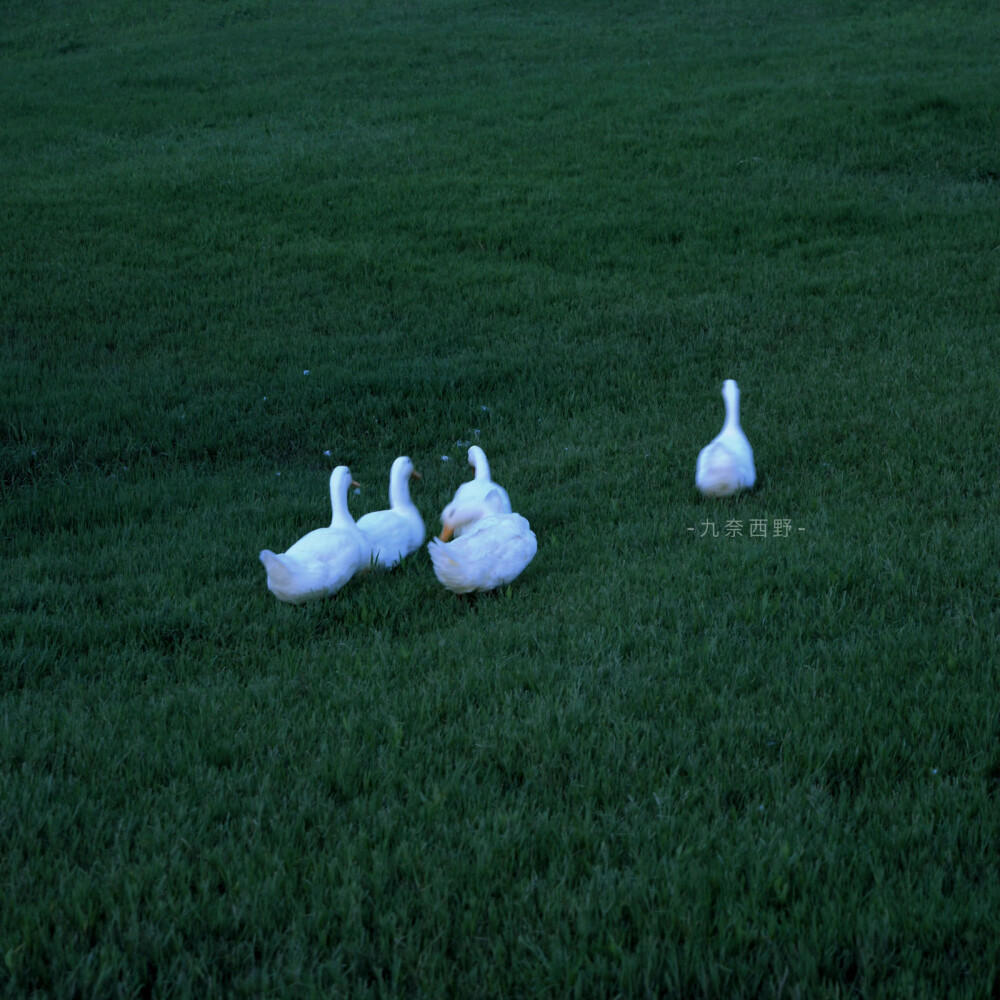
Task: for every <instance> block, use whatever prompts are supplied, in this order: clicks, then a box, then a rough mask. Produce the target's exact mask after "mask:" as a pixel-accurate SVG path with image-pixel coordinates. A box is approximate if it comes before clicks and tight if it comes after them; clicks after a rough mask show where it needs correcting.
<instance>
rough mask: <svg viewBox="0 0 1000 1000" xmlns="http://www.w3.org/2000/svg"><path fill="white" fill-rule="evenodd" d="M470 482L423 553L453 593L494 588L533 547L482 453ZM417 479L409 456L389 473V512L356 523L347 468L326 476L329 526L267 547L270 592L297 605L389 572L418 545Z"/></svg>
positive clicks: (472, 456) (472, 454)
mask: <svg viewBox="0 0 1000 1000" xmlns="http://www.w3.org/2000/svg"><path fill="white" fill-rule="evenodd" d="M469 464H470V465H471V466H472V468H473V470H474V476H473V478H472V480H470V481H469V482H466V483H462V485H461V486H459V488H458V489H457V490H456V492H455V496H454V497H453V498H452V500H451V503H449V504H448V506H447V507H445V509H444V510H443V511H442V512H441V534H440V535H439V536H438V537H437V538H433V539H431V541H430V542H429V543H428V546H427V548H428V551H429V552H430V556H431V563H432V565H433V566H434V573H435V575H436V576H437V578H438V580H440V581H441V583H442V584H443V585H444V586H445V587H446V588H447V589H448V590H450V591H452V593H455V594H467V593H470V592H472V591H476V590H493V589H495V588H496V587H502V586H504V585H505V584H507V583H510V582H511V580H513V579H515V578H516V577H518V576H520V574H521V573H522V572H523V571H524V568H525V567H526V566H527V565H528V563H530V562H531V560H532V559H533V558H534V556H535V552H536V551H537V549H538V542H537V540H536V538H535V534H534V532H533V531H532V530H531V526H530V525H529V524H528V522H527V520H526V519H525V518H523V517H521V515H520V514H515V513H513V510H512V508H511V505H510V497H509V496H508V495H507V491H506V490H505V489H504V488H503V487H502V486H500V485H498V484H497V483H495V482H493V479H492V477H491V475H490V465H489V462H488V461H487V459H486V453H485V452H484V451H483V449H482V448H480V447H479V446H478V445H473V446H472V447H471V448H470V449H469ZM411 479H420V473H419V472H417V470H416V469H415V468H414V467H413V462H412V461H411V459H410V458H409V457H408V456H407V455H400V457H399V458H397V459H396V461H395V462H393V463H392V468H391V469H390V471H389V508H388V510H377V511H374V512H372V513H371V514H365V516H364V517H362V518H360V519H358V520H357V521H355V520H354V518H353V517H351V512H350V511H349V510H348V507H347V494H348V491H349V490H350V488H351V487H352V486H354V487H356V486H357V485H358V484H357V483H356V482H355V481H354V479H353V478H352V477H351V470H350V469H349V468H348V467H347V466H346V465H338V466H337V468H335V469H334V470H333V472H332V473H331V474H330V504H331V506H332V507H333V520H332V521H331V522H330V527H329V528H317V529H316V530H314V531H310V532H309V533H308V534H307V535H304V536H303V537H302V538H300V539H299V540H298V541H297V542H296V543H295V544H294V545H293V546H291V548H289V549H287V550H286V551H285V552H281V553H277V552H272V551H271V550H270V549H264V550H263V552H261V554H260V561H261V562H262V563H263V564H264V568H265V569H266V570H267V588H268V590H270V591H271V593H272V594H274V596H275V597H277V598H278V600H279V601H287V602H289V603H290V604H301V603H302V602H304V601H310V600H314V599H316V598H319V597H327V596H329V595H330V594H335V593H336V592H337V591H338V590H340V588H341V587H343V586H344V584H345V583H347V581H348V580H350V579H352V577H355V576H357V575H358V574H359V573H364V572H366V571H368V570H372V569H392V568H393V567H394V566H396V565H398V564H399V563H400V562H402V560H403V559H405V558H406V557H407V556H408V555H411V554H412V553H413V552H416V550H417V549H419V548H420V546H421V545H423V542H424V538H425V537H426V530H425V528H424V520H423V518H422V517H421V516H420V511H419V510H417V506H416V504H415V503H414V502H413V500H412V498H411V497H410V480H411Z"/></svg>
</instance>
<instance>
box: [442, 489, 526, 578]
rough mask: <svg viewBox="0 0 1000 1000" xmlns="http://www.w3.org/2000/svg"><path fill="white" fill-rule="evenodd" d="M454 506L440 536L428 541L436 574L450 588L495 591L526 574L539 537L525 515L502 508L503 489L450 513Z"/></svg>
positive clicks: (493, 491) (465, 504) (447, 514)
mask: <svg viewBox="0 0 1000 1000" xmlns="http://www.w3.org/2000/svg"><path fill="white" fill-rule="evenodd" d="M453 506H454V505H449V507H446V508H445V515H443V516H445V522H444V529H443V530H442V532H441V537H440V538H432V539H431V541H430V542H428V544H427V549H428V551H429V552H430V556H431V562H432V563H433V565H434V575H435V576H436V577H437V578H438V580H439V581H440V582H441V583H442V584H443V585H444V586H445V587H446V588H447V589H448V590H450V591H451V592H452V593H454V594H467V593H470V592H471V591H474V590H493V589H495V588H496V587H502V586H504V584H507V583H510V582H511V580H514V579H515V578H516V577H518V576H520V575H521V573H522V572H524V569H525V567H527V565H528V563H530V562H531V560H532V559H533V558H534V557H535V553H536V552H537V551H538V541H537V539H536V538H535V533H534V532H533V531H532V530H531V526H530V525H529V524H528V522H527V520H526V519H525V518H523V517H522V516H521V515H520V514H514V513H512V512H510V511H505V510H504V509H503V506H504V500H503V497H502V496H501V494H500V491H499V490H498V489H493V490H491V491H490V492H489V493H488V494H487V495H486V496H485V497H484V498H483V499H482V500H478V501H473V500H470V501H468V502H467V503H464V504H463V505H462V506H460V507H457V508H456V509H455V512H454V513H453V514H449V513H448V511H449V509H450V508H451V507H453ZM456 518H457V520H456ZM447 538H454V540H453V541H447V540H446V539H447Z"/></svg>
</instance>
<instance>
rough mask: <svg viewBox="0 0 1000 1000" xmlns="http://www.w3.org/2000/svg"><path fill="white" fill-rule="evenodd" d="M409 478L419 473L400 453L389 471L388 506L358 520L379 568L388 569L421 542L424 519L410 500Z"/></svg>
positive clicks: (418, 475) (424, 532) (416, 477)
mask: <svg viewBox="0 0 1000 1000" xmlns="http://www.w3.org/2000/svg"><path fill="white" fill-rule="evenodd" d="M411 478H412V479H420V473H419V472H417V470H416V469H414V468H413V462H412V461H410V459H409V458H408V457H407V456H406V455H400V456H399V458H397V459H396V461H395V462H393V463H392V468H391V469H390V470H389V509H388V510H376V511H372V513H371V514H365V516H364V517H362V518H359V519H358V528H359V529H360V530H361V531H362V532H363V533H364V534H365V536H366V537H367V538H368V540H369V542H370V544H371V552H372V558H373V559H374V560H375V564H376V565H377V566H379V567H381V568H382V569H392V567H393V566H395V565H397V563H399V562H401V561H402V560H403V559H405V558H406V557H407V556H408V555H409V554H410V553H411V552H416V550H417V549H419V548H420V546H421V545H423V542H424V536H425V535H426V531H425V530H424V520H423V518H422V517H421V516H420V511H419V510H417V508H416V505H415V504H414V502H413V501H412V500H411V499H410V479H411Z"/></svg>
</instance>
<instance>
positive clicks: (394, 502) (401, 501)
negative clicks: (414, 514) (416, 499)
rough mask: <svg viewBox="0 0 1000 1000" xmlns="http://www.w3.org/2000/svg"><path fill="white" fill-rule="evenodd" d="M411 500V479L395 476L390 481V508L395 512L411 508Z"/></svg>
mask: <svg viewBox="0 0 1000 1000" xmlns="http://www.w3.org/2000/svg"><path fill="white" fill-rule="evenodd" d="M412 502H413V501H412V500H410V477H409V476H403V475H399V476H393V478H392V479H391V480H390V481H389V506H390V507H392V508H393V509H394V510H395V509H397V508H400V507H409V506H410V505H411V504H412Z"/></svg>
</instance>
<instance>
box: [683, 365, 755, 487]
mask: <svg viewBox="0 0 1000 1000" xmlns="http://www.w3.org/2000/svg"><path fill="white" fill-rule="evenodd" d="M722 398H723V399H724V400H725V403H726V421H725V423H724V424H723V425H722V430H721V431H720V432H719V433H718V434H717V435H716V436H715V437H714V438H713V439H712V441H710V442H709V443H708V444H707V445H705V447H704V448H702V449H701V451H700V452H699V453H698V464H697V465H696V466H695V473H694V481H695V485H696V486H697V487H698V489H699V490H701V492H702V493H704V494H705V496H709V497H726V496H729V495H730V494H732V493H736V492H737V491H738V490H743V489H747V490H748V489H750V487H751V486H753V484H754V483H755V482H756V481H757V470H756V469H755V468H754V464H753V448H751V447H750V442H749V441H748V440H747V436H746V434H744V433H743V428H742V427H740V390H739V387H738V386H737V385H736V383H735V382H734V381H733V380H732V379H731V378H727V379H726V381H725V382H723V383H722Z"/></svg>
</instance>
